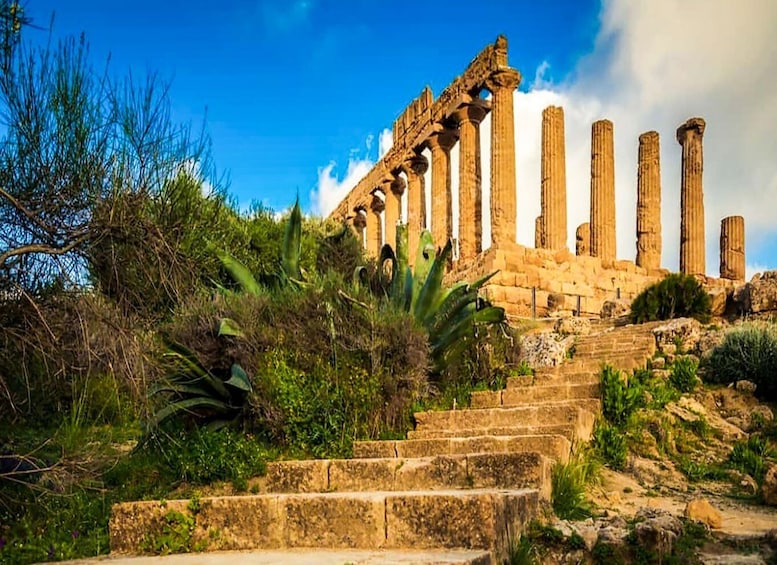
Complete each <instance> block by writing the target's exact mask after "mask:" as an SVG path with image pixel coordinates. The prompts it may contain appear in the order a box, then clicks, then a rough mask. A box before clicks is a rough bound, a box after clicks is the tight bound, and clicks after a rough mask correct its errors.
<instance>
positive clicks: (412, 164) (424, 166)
mask: <svg viewBox="0 0 777 565" xmlns="http://www.w3.org/2000/svg"><path fill="white" fill-rule="evenodd" d="M402 170H403V171H405V174H406V175H418V176H421V175H423V174H425V173H426V171H427V170H429V160H428V159H427V158H426V157H424V156H423V155H421V154H420V153H414V154H413V156H412V157H410V158H409V159H407V160H406V161H405V162H404V163H402Z"/></svg>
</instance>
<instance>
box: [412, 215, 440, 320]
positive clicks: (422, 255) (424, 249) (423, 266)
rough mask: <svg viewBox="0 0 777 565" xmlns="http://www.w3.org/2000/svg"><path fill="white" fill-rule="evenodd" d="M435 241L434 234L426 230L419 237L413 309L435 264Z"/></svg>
mask: <svg viewBox="0 0 777 565" xmlns="http://www.w3.org/2000/svg"><path fill="white" fill-rule="evenodd" d="M434 259H435V257H434V241H433V240H432V234H431V233H430V232H429V231H427V230H424V231H422V232H421V235H420V236H419V238H418V250H417V252H416V259H415V265H414V269H415V272H414V274H413V279H414V281H413V299H412V302H411V306H410V308H411V310H412V309H413V308H414V307H415V303H416V302H417V300H418V295H419V294H420V293H421V288H423V285H424V283H425V282H426V277H427V276H429V271H430V270H431V269H432V265H433V264H434Z"/></svg>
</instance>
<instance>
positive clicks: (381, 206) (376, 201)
mask: <svg viewBox="0 0 777 565" xmlns="http://www.w3.org/2000/svg"><path fill="white" fill-rule="evenodd" d="M385 208H386V203H385V201H384V200H383V199H382V198H381V197H380V196H378V195H377V194H376V193H375V192H373V193H372V201H370V209H371V210H372V211H373V212H375V213H376V214H380V213H381V212H383V210H385Z"/></svg>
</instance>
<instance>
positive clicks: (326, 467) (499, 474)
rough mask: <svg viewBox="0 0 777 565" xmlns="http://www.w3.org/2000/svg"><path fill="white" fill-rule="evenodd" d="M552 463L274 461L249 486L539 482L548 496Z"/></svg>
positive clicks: (500, 458)
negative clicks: (263, 474)
mask: <svg viewBox="0 0 777 565" xmlns="http://www.w3.org/2000/svg"><path fill="white" fill-rule="evenodd" d="M552 464H553V461H552V460H551V459H550V458H549V457H546V456H545V455H542V454H540V453H537V452H531V451H514V452H502V453H472V454H462V455H438V456H436V457H410V458H408V457H383V458H372V459H365V458H359V459H331V460H329V459H313V460H306V461H276V462H273V463H269V464H268V465H267V473H266V474H265V476H263V477H257V478H254V479H252V480H251V481H250V483H249V487H250V488H251V491H252V492H254V491H255V492H257V493H262V494H269V493H313V492H366V491H385V492H389V491H416V490H423V491H430V490H451V489H473V488H475V489H483V488H507V489H516V488H536V489H538V490H539V491H540V492H541V494H542V495H543V497H544V498H546V499H549V498H550V472H551V466H552Z"/></svg>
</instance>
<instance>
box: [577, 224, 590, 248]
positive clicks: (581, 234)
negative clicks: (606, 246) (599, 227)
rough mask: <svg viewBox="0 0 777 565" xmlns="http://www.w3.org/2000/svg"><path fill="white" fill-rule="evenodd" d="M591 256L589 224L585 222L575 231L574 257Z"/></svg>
mask: <svg viewBox="0 0 777 565" xmlns="http://www.w3.org/2000/svg"><path fill="white" fill-rule="evenodd" d="M590 254H591V224H589V223H588V222H585V223H584V224H580V225H579V226H577V230H575V255H579V256H585V255H590Z"/></svg>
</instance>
